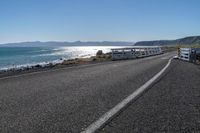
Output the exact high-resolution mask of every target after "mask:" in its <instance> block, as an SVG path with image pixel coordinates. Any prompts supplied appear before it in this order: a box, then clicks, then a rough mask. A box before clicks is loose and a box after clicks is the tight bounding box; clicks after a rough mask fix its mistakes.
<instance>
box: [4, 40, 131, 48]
mask: <svg viewBox="0 0 200 133" xmlns="http://www.w3.org/2000/svg"><path fill="white" fill-rule="evenodd" d="M132 45H134V43H133V42H111V41H103V42H81V41H76V42H55V41H51V42H40V41H36V42H21V43H7V44H1V45H0V47H43V46H132Z"/></svg>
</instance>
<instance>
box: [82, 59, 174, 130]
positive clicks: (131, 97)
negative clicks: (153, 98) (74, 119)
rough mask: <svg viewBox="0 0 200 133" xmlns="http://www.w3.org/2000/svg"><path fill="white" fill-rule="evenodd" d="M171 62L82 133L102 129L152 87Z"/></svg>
mask: <svg viewBox="0 0 200 133" xmlns="http://www.w3.org/2000/svg"><path fill="white" fill-rule="evenodd" d="M171 61H172V58H171V59H170V60H169V61H168V63H167V65H166V66H165V67H164V68H163V69H162V70H161V71H160V72H158V73H157V74H156V75H155V76H154V77H153V78H151V79H150V80H149V81H147V82H146V83H145V84H144V85H142V86H141V87H140V88H138V89H137V90H136V91H135V92H133V93H132V94H131V95H129V96H128V97H127V98H125V99H124V100H123V101H121V102H120V103H118V104H117V105H116V106H115V107H114V108H112V109H111V110H109V111H108V112H107V113H105V114H104V115H103V116H102V117H100V118H99V119H98V120H97V121H95V122H94V123H92V124H91V125H90V126H89V127H87V128H86V129H85V131H82V133H94V132H95V131H97V130H98V129H99V128H101V127H102V126H103V125H104V124H105V123H106V122H108V121H109V120H110V119H111V118H112V117H113V116H115V115H116V114H117V113H119V112H120V110H122V109H123V108H125V107H126V106H127V105H128V104H129V103H130V102H131V101H133V100H134V99H136V98H137V97H138V96H140V95H141V94H142V93H143V92H144V91H145V90H146V89H147V88H148V87H149V86H150V85H152V84H153V83H154V82H155V81H156V80H157V79H158V78H159V77H160V76H161V75H162V74H163V73H164V72H165V70H166V69H167V68H168V67H169V65H170V64H171Z"/></svg>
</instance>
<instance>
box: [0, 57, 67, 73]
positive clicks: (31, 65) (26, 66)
mask: <svg viewBox="0 0 200 133" xmlns="http://www.w3.org/2000/svg"><path fill="white" fill-rule="evenodd" d="M64 60H65V58H61V59H59V60H53V61H48V62H38V63H28V64H22V65H12V66H8V67H2V68H0V72H2V71H11V70H13V71H16V70H26V69H31V68H34V67H37V66H38V67H42V68H43V67H47V66H52V65H56V64H60V63H62V62H63V61H64Z"/></svg>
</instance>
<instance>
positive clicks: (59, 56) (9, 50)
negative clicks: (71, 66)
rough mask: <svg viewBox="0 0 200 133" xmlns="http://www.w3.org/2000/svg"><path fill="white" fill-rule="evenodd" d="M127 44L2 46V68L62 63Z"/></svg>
mask: <svg viewBox="0 0 200 133" xmlns="http://www.w3.org/2000/svg"><path fill="white" fill-rule="evenodd" d="M121 47H125V46H67V47H0V70H9V69H13V68H15V69H18V68H22V67H30V66H34V65H37V64H39V65H46V64H49V63H53V64H56V63H61V62H62V61H63V60H67V59H74V58H86V57H91V56H94V55H95V54H96V52H97V51H98V50H103V52H104V53H107V52H110V51H111V48H121Z"/></svg>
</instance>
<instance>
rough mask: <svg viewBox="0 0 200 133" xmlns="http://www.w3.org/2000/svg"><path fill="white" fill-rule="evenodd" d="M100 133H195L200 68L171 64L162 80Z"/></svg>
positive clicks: (199, 116)
mask: <svg viewBox="0 0 200 133" xmlns="http://www.w3.org/2000/svg"><path fill="white" fill-rule="evenodd" d="M100 132H102V133H104V132H105V133H110V132H114V133H133V132H134V133H152V132H159V133H160V132H167V133H199V132H200V66H197V65H194V64H192V63H188V62H184V61H179V60H173V61H172V63H171V65H170V67H169V69H168V70H167V71H166V73H165V76H163V77H162V78H161V79H160V80H159V81H158V82H157V83H156V84H154V85H153V86H152V88H150V89H149V90H148V91H147V92H146V93H145V94H143V96H141V97H140V98H139V99H137V101H135V102H134V103H132V104H131V105H130V106H129V107H127V108H126V109H125V110H124V111H123V112H122V113H120V114H119V115H118V117H115V118H114V119H113V120H112V121H111V122H110V123H108V124H107V125H106V126H105V127H104V128H103V129H102V130H101V131H100Z"/></svg>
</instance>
